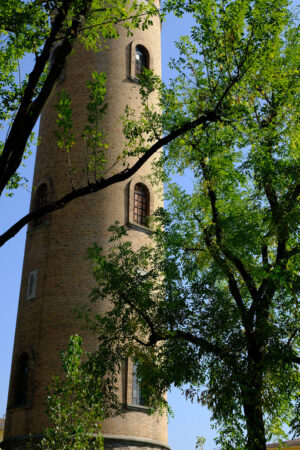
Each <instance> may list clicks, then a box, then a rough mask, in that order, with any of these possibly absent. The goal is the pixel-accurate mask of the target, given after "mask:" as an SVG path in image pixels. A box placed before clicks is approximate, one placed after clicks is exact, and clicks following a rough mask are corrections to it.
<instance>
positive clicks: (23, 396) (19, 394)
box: [14, 353, 29, 405]
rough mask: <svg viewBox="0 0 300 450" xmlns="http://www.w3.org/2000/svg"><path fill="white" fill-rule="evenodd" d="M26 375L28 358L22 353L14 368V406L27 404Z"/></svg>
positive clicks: (27, 372)
mask: <svg viewBox="0 0 300 450" xmlns="http://www.w3.org/2000/svg"><path fill="white" fill-rule="evenodd" d="M28 374H29V356H28V355H27V353H23V354H22V355H21V356H20V357H19V359H18V362H17V367H16V378H15V392H14V394H15V395H14V404H15V405H23V404H25V403H26V402H27V389H28Z"/></svg>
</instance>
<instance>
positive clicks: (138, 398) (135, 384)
mask: <svg viewBox="0 0 300 450" xmlns="http://www.w3.org/2000/svg"><path fill="white" fill-rule="evenodd" d="M136 372H137V366H136V365H135V364H134V365H133V372H132V404H133V405H140V406H143V405H144V404H145V403H144V399H143V394H142V389H141V386H140V383H139V380H138V378H137V373H136Z"/></svg>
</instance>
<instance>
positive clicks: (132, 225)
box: [127, 222, 152, 236]
mask: <svg viewBox="0 0 300 450" xmlns="http://www.w3.org/2000/svg"><path fill="white" fill-rule="evenodd" d="M127 226H128V227H129V228H133V229H134V230H138V231H143V232H144V233H146V234H149V236H150V235H151V234H152V231H151V230H150V228H148V227H146V226H145V225H139V224H137V223H133V222H127Z"/></svg>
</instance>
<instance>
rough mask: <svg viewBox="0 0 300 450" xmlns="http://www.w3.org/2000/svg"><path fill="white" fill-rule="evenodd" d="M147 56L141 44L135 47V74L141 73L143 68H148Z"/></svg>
mask: <svg viewBox="0 0 300 450" xmlns="http://www.w3.org/2000/svg"><path fill="white" fill-rule="evenodd" d="M148 60H149V57H148V52H147V50H146V49H145V48H144V47H143V46H142V45H137V46H136V47H135V74H136V75H139V74H141V73H143V69H144V68H145V69H148V68H149V61H148Z"/></svg>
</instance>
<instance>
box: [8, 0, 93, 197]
mask: <svg viewBox="0 0 300 450" xmlns="http://www.w3.org/2000/svg"><path fill="white" fill-rule="evenodd" d="M90 3H91V0H86V2H84V7H83V9H82V10H81V11H80V12H79V13H78V16H77V17H76V18H74V19H73V21H72V24H71V26H70V28H69V29H70V30H72V36H73V38H72V39H69V38H65V39H64V40H63V42H62V44H61V46H60V48H59V49H58V52H57V57H58V59H59V61H60V64H53V65H52V67H51V69H50V70H49V73H48V75H47V78H46V80H45V83H44V85H43V87H42V89H41V91H40V92H39V94H38V96H37V97H36V99H35V100H34V97H35V95H36V89H37V86H38V83H39V81H40V78H41V76H42V74H43V72H44V70H45V67H46V64H47V62H48V61H49V58H50V55H51V51H52V49H53V44H54V42H55V38H56V37H57V35H58V34H59V32H60V31H61V29H62V27H63V25H64V22H65V19H66V17H67V15H68V12H69V9H70V7H71V6H72V0H65V1H64V3H63V7H62V8H61V9H60V10H59V12H58V13H57V14H56V16H55V19H54V22H53V25H52V28H51V31H50V35H49V37H48V38H47V40H46V42H45V45H44V47H43V50H42V52H41V54H40V56H38V57H37V58H36V62H35V66H34V68H33V70H32V72H31V73H30V75H29V78H28V83H27V86H26V89H25V91H24V95H23V98H22V100H21V103H20V107H19V109H18V112H17V114H16V117H15V119H14V121H13V124H12V127H11V129H10V132H9V135H8V137H7V140H6V142H5V145H4V148H3V152H2V154H1V156H0V194H1V193H2V192H3V190H4V188H5V186H6V185H7V183H8V181H9V180H10V178H11V177H12V176H13V174H14V173H15V172H16V170H17V168H18V167H19V165H20V164H21V162H22V158H23V154H24V149H25V147H26V144H27V141H28V139H29V136H30V133H31V132H32V129H33V127H34V125H35V123H36V121H37V119H38V117H39V115H40V114H41V111H42V109H43V107H44V105H45V103H46V101H47V99H48V98H49V96H50V94H51V92H52V90H53V88H54V85H55V83H56V81H57V80H58V78H59V76H60V74H61V71H62V67H63V65H64V64H65V62H66V59H67V56H68V55H69V53H70V52H71V50H72V48H73V44H74V41H75V39H76V37H77V35H78V32H79V29H80V20H79V19H80V18H81V17H82V16H85V15H86V13H87V10H88V8H89V6H90Z"/></svg>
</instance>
